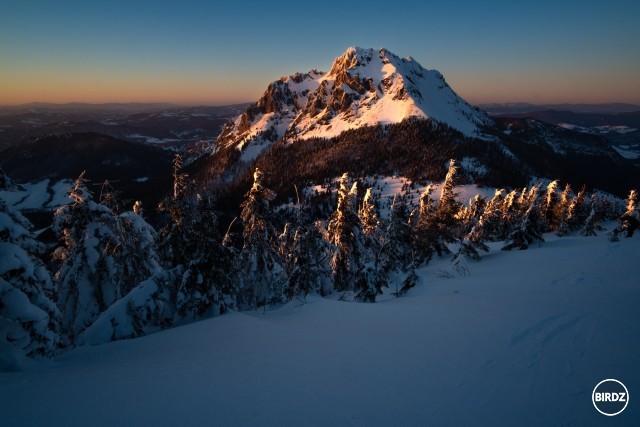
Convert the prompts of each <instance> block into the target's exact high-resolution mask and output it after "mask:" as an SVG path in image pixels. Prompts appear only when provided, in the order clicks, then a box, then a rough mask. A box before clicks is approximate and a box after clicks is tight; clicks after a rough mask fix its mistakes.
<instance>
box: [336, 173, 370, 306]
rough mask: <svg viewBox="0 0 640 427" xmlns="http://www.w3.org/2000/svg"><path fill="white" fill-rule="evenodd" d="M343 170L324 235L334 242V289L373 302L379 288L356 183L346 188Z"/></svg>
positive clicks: (346, 183)
mask: <svg viewBox="0 0 640 427" xmlns="http://www.w3.org/2000/svg"><path fill="white" fill-rule="evenodd" d="M348 181H349V177H348V175H347V174H346V173H345V174H344V175H342V178H341V180H340V188H339V189H338V206H337V208H336V210H335V212H334V213H333V214H332V215H331V218H330V220H329V225H328V228H327V234H328V238H329V241H330V243H332V244H333V245H334V250H333V255H332V259H331V270H332V275H333V284H334V288H335V290H336V291H338V292H344V291H353V292H354V293H355V298H356V299H357V300H359V301H366V302H374V301H375V297H376V295H377V294H379V293H380V290H379V289H377V288H376V278H375V265H374V263H373V261H372V260H367V259H366V256H365V248H364V242H363V234H362V223H361V222H360V218H359V217H358V209H357V206H358V205H357V194H358V187H357V182H354V184H353V186H352V188H351V190H348V187H347V185H348Z"/></svg>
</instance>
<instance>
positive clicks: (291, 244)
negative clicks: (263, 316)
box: [281, 205, 331, 299]
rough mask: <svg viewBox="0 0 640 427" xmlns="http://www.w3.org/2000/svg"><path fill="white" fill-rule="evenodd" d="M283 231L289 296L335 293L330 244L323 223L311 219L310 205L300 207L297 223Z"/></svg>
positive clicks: (287, 293) (287, 295)
mask: <svg viewBox="0 0 640 427" xmlns="http://www.w3.org/2000/svg"><path fill="white" fill-rule="evenodd" d="M287 229H288V230H290V231H289V232H286V230H285V232H283V234H282V235H281V241H283V240H284V237H285V236H286V242H287V243H286V244H285V245H283V246H282V248H283V252H282V254H283V258H284V266H285V270H286V272H287V277H288V282H287V285H286V286H285V292H286V297H287V298H288V299H291V298H293V297H296V296H299V297H302V298H304V297H305V296H306V295H307V294H309V293H310V292H316V293H318V294H320V295H322V296H325V295H327V294H329V293H330V292H331V270H330V267H329V246H328V245H327V242H326V241H325V240H324V238H323V236H322V232H321V230H320V224H319V223H317V222H314V221H313V220H312V218H311V213H310V209H309V206H306V205H305V206H302V207H299V209H298V212H297V215H296V218H295V223H294V224H292V225H291V226H290V227H287Z"/></svg>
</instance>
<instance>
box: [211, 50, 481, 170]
mask: <svg viewBox="0 0 640 427" xmlns="http://www.w3.org/2000/svg"><path fill="white" fill-rule="evenodd" d="M409 117H418V118H424V119H431V120H434V121H436V122H440V123H444V124H446V125H448V126H450V127H452V128H455V129H457V130H459V131H460V132H462V133H463V134H465V135H467V136H470V137H478V138H483V137H484V135H483V133H482V128H483V127H485V126H490V125H491V124H492V121H491V119H490V118H489V117H488V116H487V115H486V114H485V113H484V112H482V111H480V110H478V109H476V108H474V107H472V106H471V105H469V104H468V103H467V102H465V101H464V100H463V99H462V98H460V97H459V96H458V95H457V94H456V93H455V92H454V91H453V90H452V89H451V87H450V86H449V85H448V84H447V82H446V81H445V79H444V77H443V76H442V74H440V73H439V72H438V71H436V70H427V69H425V68H423V67H422V65H420V64H419V63H418V62H417V61H416V60H415V59H413V58H411V57H410V56H409V57H406V58H400V57H398V56H396V55H394V54H393V53H391V52H389V51H388V50H386V49H380V50H374V49H362V48H359V47H350V48H349V49H347V50H346V52H344V53H343V54H342V55H341V56H339V57H338V58H336V59H335V61H334V62H333V65H332V67H331V70H330V71H329V72H328V73H322V72H319V71H317V70H311V71H310V72H308V73H305V74H300V73H296V74H294V75H292V76H288V77H282V78H280V79H279V80H277V81H275V82H273V83H271V84H270V85H269V87H268V88H267V90H266V91H265V93H264V95H263V96H262V97H261V98H260V99H259V100H258V101H257V102H256V103H255V104H253V105H251V106H250V107H249V108H247V110H246V111H245V112H244V113H242V114H241V115H240V116H238V117H237V119H236V120H235V121H234V122H232V123H229V124H227V125H226V126H225V128H224V129H223V131H222V134H221V135H220V137H219V138H218V140H217V142H216V148H217V149H220V148H224V147H230V146H235V147H236V148H237V149H238V150H241V151H242V154H241V156H240V159H241V160H242V161H245V162H250V161H252V160H254V159H255V158H257V157H258V156H259V155H260V153H262V152H263V151H264V150H265V149H266V148H267V147H268V146H269V145H271V144H272V143H273V142H275V141H276V140H278V139H279V138H283V137H284V138H285V139H287V140H290V141H295V140H296V139H308V138H313V137H321V138H331V137H334V136H337V135H339V134H340V133H342V132H344V131H346V130H349V129H356V128H360V127H363V126H371V125H376V124H379V123H382V124H388V123H399V122H401V121H402V120H404V119H406V118H409Z"/></svg>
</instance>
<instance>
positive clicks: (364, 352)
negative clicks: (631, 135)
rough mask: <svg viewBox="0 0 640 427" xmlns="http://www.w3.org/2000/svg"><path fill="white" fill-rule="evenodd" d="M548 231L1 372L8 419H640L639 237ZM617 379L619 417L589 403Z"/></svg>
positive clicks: (0, 397)
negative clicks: (393, 275) (386, 277)
mask: <svg viewBox="0 0 640 427" xmlns="http://www.w3.org/2000/svg"><path fill="white" fill-rule="evenodd" d="M608 228H609V229H611V225H609V227H608ZM545 237H546V239H547V242H545V243H544V244H542V246H540V247H538V246H533V247H531V248H530V249H529V250H526V251H515V252H501V251H499V250H498V249H499V248H500V246H501V245H500V244H494V245H492V251H491V252H490V253H488V254H486V255H483V260H482V261H481V262H480V263H473V264H469V272H468V274H466V275H460V274H458V273H456V272H455V271H454V270H453V269H452V267H451V263H450V262H448V260H445V259H441V260H435V261H434V262H432V263H431V264H430V265H429V266H428V267H426V268H424V269H423V270H421V271H420V274H421V278H422V280H421V283H419V284H418V286H417V287H416V288H414V289H412V290H410V291H409V293H408V295H406V296H405V297H402V298H393V297H391V296H386V295H385V296H382V297H381V298H380V301H379V302H378V303H375V304H364V303H348V302H341V301H338V300H337V299H338V296H337V295H335V296H333V298H327V299H323V298H319V297H309V298H308V299H307V303H306V304H304V305H302V304H300V302H292V303H290V304H288V305H286V306H284V307H281V308H278V309H274V310H267V311H266V312H262V311H260V312H243V313H231V314H227V315H224V316H220V317H217V318H213V319H210V320H204V321H200V322H197V323H194V324H190V325H186V326H183V327H179V328H175V329H171V330H167V331H164V332H161V333H157V334H154V335H151V336H147V337H144V338H139V339H135V340H129V341H121V342H114V343H110V344H106V345H101V346H96V347H82V348H78V349H75V350H73V351H69V352H68V353H66V354H64V355H62V356H60V357H58V358H57V359H55V360H53V361H50V362H46V363H37V364H35V365H34V366H32V367H31V369H29V370H27V371H23V372H13V373H0V414H1V415H0V424H2V425H3V426H5V427H9V426H18V425H66V426H103V425H104V426H107V425H118V426H137V425H154V426H178V425H180V426H192V425H197V426H223V425H242V426H247V425H261V426H265V425H283V426H286V425H295V426H304V425H324V426H326V425H336V426H338V425H362V426H365V425H366V426H372V425H376V426H377V425H379V426H391V425H398V426H402V425H511V426H516V425H517V426H524V425H532V426H540V425H576V426H588V425H605V424H606V425H616V426H620V425H640V406H639V405H640V404H639V403H638V402H640V400H637V399H640V397H636V396H640V339H639V338H640V337H639V336H638V325H640V310H639V309H638V308H639V307H640V279H639V278H640V263H638V260H639V258H638V254H639V253H640V236H638V235H637V234H636V236H634V237H633V238H631V239H625V238H622V239H621V241H620V242H617V243H610V242H608V241H607V240H606V233H601V234H600V235H599V236H598V237H581V236H570V237H564V238H558V237H555V236H554V235H546V236H545ZM390 291H393V289H392V290H390ZM606 378H615V379H618V380H620V381H622V382H623V383H624V384H625V385H626V386H627V388H628V390H629V394H630V403H629V405H628V407H627V409H626V410H625V411H624V412H623V413H622V414H620V415H618V416H616V417H613V418H608V417H605V416H603V415H601V414H599V413H598V412H597V411H596V410H595V408H594V407H593V405H592V403H591V393H592V391H593V388H594V387H595V385H596V384H597V383H598V382H599V381H601V380H603V379H606Z"/></svg>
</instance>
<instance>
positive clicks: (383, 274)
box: [377, 196, 414, 288]
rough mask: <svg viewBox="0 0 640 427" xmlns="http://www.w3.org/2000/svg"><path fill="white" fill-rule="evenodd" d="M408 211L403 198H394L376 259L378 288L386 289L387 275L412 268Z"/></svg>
mask: <svg viewBox="0 0 640 427" xmlns="http://www.w3.org/2000/svg"><path fill="white" fill-rule="evenodd" d="M411 231H412V230H411V225H410V224H409V209H408V207H407V204H406V203H405V201H404V199H403V198H400V197H397V196H396V197H394V199H393V204H392V205H391V212H390V213H389V222H388V225H387V230H386V233H385V235H384V239H383V244H382V247H381V250H380V255H379V257H378V273H377V276H378V277H377V280H378V288H382V287H383V286H384V287H387V286H388V282H389V274H390V273H393V272H406V271H407V270H408V269H413V268H414V262H413V248H412V244H411Z"/></svg>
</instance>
